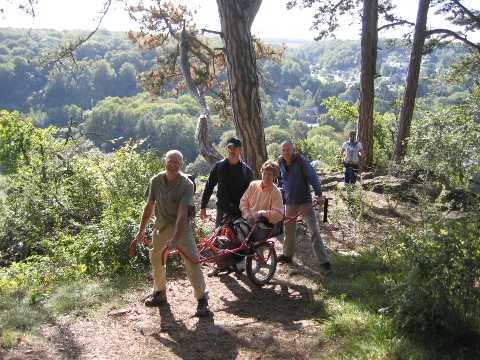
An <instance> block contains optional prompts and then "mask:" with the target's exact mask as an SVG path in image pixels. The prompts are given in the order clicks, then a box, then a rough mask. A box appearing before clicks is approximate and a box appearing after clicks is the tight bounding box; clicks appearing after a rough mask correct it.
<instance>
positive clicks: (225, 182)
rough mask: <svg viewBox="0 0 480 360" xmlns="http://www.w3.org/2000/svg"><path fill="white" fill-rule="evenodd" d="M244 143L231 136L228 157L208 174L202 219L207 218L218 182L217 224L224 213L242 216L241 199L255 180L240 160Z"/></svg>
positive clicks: (217, 224)
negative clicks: (210, 201)
mask: <svg viewBox="0 0 480 360" xmlns="http://www.w3.org/2000/svg"><path fill="white" fill-rule="evenodd" d="M241 147H242V143H241V142H240V140H239V139H237V138H235V137H231V138H230V139H228V141H227V151H228V157H227V158H226V159H223V160H220V161H218V162H217V163H216V164H215V166H214V167H213V169H212V170H211V171H210V175H209V176H208V181H207V184H206V185H205V190H204V191H203V195H202V204H201V207H200V219H202V220H205V219H206V218H207V211H206V207H207V204H208V201H209V200H210V196H212V193H213V189H214V188H215V186H216V185H217V184H218V190H217V216H216V219H215V226H216V227H218V226H219V225H220V224H221V222H222V218H223V216H224V215H234V216H240V215H241V214H240V209H239V206H240V199H241V198H242V195H243V193H244V192H245V190H247V188H248V185H249V184H250V182H251V181H252V180H253V173H252V170H251V169H250V168H249V167H248V165H247V164H245V163H244V162H243V161H241V160H240V151H241Z"/></svg>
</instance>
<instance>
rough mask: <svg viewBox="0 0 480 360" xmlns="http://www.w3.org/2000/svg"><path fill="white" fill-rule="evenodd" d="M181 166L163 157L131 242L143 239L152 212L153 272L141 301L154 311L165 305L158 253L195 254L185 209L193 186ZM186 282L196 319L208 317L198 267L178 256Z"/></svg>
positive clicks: (174, 153)
mask: <svg viewBox="0 0 480 360" xmlns="http://www.w3.org/2000/svg"><path fill="white" fill-rule="evenodd" d="M182 165H183V156H182V153H181V152H180V151H178V150H170V151H168V152H167V154H166V155H165V171H162V172H161V173H159V174H158V175H156V176H154V177H153V178H152V179H151V180H150V186H149V193H148V199H147V203H146V204H145V207H144V209H143V216H142V221H141V223H140V228H139V229H138V233H137V235H136V236H135V241H136V242H138V243H140V242H143V241H144V239H145V228H146V226H147V224H148V222H149V220H150V217H151V216H152V214H153V212H154V211H155V227H154V231H153V248H152V249H151V250H150V252H149V257H150V262H151V264H152V269H153V282H154V285H153V294H152V296H151V298H150V299H148V300H147V301H145V305H146V306H150V307H155V306H161V305H164V304H166V303H167V297H166V274H165V264H162V252H163V251H164V249H165V248H169V249H176V248H179V249H181V250H182V251H183V252H184V253H185V254H187V255H188V256H189V257H190V258H192V259H193V260H198V258H199V254H198V250H197V246H196V243H195V239H194V237H193V234H192V226H191V221H190V219H189V217H188V208H189V206H190V205H192V203H193V183H192V182H191V181H190V179H188V177H187V176H186V175H184V174H183V173H181V172H180V169H181V167H182ZM182 259H183V263H184V265H185V269H186V272H187V276H188V279H189V280H190V283H191V284H192V286H193V289H194V293H195V297H196V299H197V300H198V307H197V312H196V315H197V316H206V315H208V314H209V310H208V301H207V293H206V290H205V289H206V286H205V279H204V277H203V273H202V270H201V268H200V265H199V264H195V263H192V262H190V261H189V260H188V259H185V257H184V256H183V255H182Z"/></svg>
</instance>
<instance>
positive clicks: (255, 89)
mask: <svg viewBox="0 0 480 360" xmlns="http://www.w3.org/2000/svg"><path fill="white" fill-rule="evenodd" d="M217 5H218V10H219V16H220V20H221V31H211V30H206V29H203V30H202V32H205V31H209V32H213V33H216V34H218V35H219V36H220V38H221V41H222V43H221V45H219V46H215V40H212V39H206V38H205V37H202V36H201V35H202V33H201V32H200V30H199V29H197V27H196V26H195V24H194V22H193V19H192V15H191V13H190V11H189V10H188V9H187V8H186V7H185V6H175V5H173V4H172V3H170V2H163V1H157V3H156V4H155V5H153V6H145V5H142V4H140V5H137V6H131V7H129V13H130V16H131V17H132V18H133V19H134V20H136V21H137V22H138V23H139V24H140V30H139V31H137V32H130V33H129V36H130V38H131V39H132V40H133V41H135V43H136V44H137V45H138V46H139V47H140V48H142V49H143V50H152V49H158V48H160V49H161V55H159V57H158V61H157V66H156V67H155V68H153V69H151V70H149V71H147V72H145V73H143V74H142V75H141V76H140V81H141V83H142V84H143V86H144V87H145V88H146V89H148V90H149V91H150V92H152V93H159V92H160V91H162V90H165V89H166V88H168V89H170V90H173V91H174V92H179V91H183V90H185V89H187V90H188V91H189V93H190V94H191V95H192V96H193V97H194V98H195V100H196V101H197V103H198V104H199V107H200V110H201V113H202V115H201V116H200V117H199V121H198V124H197V132H196V137H197V142H198V146H199V151H200V153H201V154H202V156H204V158H205V159H206V160H207V161H208V162H209V163H211V164H212V163H214V162H215V161H216V160H218V159H219V158H220V154H218V152H217V151H216V150H215V148H214V147H213V146H212V145H211V143H210V141H209V140H208V132H207V123H208V122H209V120H210V110H209V108H208V106H207V103H206V101H205V96H206V95H213V97H214V98H215V99H216V102H215V104H216V105H217V107H218V110H219V111H220V112H221V114H223V115H225V116H226V117H228V116H231V117H232V119H233V122H234V124H235V129H236V131H237V134H238V135H239V137H240V138H241V140H242V142H243V144H244V146H243V157H244V159H245V161H246V162H247V163H248V164H249V165H250V166H251V167H252V170H253V171H254V172H255V173H256V174H258V171H259V169H260V167H261V165H262V163H263V162H264V161H265V160H266V158H267V152H266V147H265V135H264V131H263V122H262V111H261V103H260V95H259V77H258V73H257V65H256V60H257V58H258V57H259V56H260V57H262V56H266V57H268V56H271V55H272V54H273V53H274V51H273V49H271V48H269V47H266V46H264V45H263V44H261V43H260V42H259V41H258V40H255V39H253V38H252V35H251V26H252V23H253V20H254V18H255V15H256V14H257V11H258V9H259V7H260V5H261V0H255V1H252V0H248V1H247V0H243V1H222V0H218V2H217ZM225 72H226V78H227V82H225V81H224V80H222V76H219V75H223V74H225Z"/></svg>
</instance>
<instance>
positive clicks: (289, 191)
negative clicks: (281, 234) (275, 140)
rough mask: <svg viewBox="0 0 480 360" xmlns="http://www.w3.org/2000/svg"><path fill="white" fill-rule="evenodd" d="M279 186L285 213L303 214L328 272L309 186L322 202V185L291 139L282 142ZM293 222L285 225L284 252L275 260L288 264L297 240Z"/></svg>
mask: <svg viewBox="0 0 480 360" xmlns="http://www.w3.org/2000/svg"><path fill="white" fill-rule="evenodd" d="M279 165H280V177H281V186H282V189H283V192H284V201H285V215H286V216H287V217H291V216H296V215H298V214H302V216H303V218H304V220H305V222H306V224H307V227H308V229H309V231H310V234H311V236H312V238H311V241H312V248H313V253H314V254H315V256H316V257H317V259H318V260H319V262H320V265H321V266H322V267H323V268H324V269H325V270H327V271H330V260H329V257H328V254H327V250H326V248H325V245H324V244H323V241H322V239H321V237H320V228H319V225H318V222H317V218H316V217H315V211H314V209H313V207H312V195H311V193H310V185H311V186H312V187H313V190H314V192H315V195H316V200H317V201H318V202H321V201H322V200H323V197H322V188H321V185H320V180H319V179H318V176H317V173H316V172H315V170H314V169H313V167H312V165H311V164H310V162H309V161H307V160H306V159H305V158H304V157H303V156H302V155H301V154H297V153H295V149H294V146H293V144H292V143H291V142H290V141H285V142H283V143H282V156H281V157H280V159H279ZM296 225H297V223H296V221H293V222H290V223H289V224H286V225H285V242H284V246H283V255H281V256H279V258H278V261H279V262H283V263H291V262H292V258H293V255H294V254H295V242H296V239H295V237H296Z"/></svg>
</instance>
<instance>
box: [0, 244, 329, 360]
mask: <svg viewBox="0 0 480 360" xmlns="http://www.w3.org/2000/svg"><path fill="white" fill-rule="evenodd" d="M277 247H278V248H277V252H278V253H279V254H281V244H280V243H279V244H277ZM298 258H299V259H302V260H304V261H305V263H300V262H299V263H297V264H296V265H295V266H291V267H289V266H285V265H278V267H277V272H276V275H275V277H274V279H273V280H272V281H271V283H270V284H268V285H266V286H265V287H263V288H258V287H255V286H253V285H250V283H249V281H248V279H247V278H246V276H245V275H244V274H240V275H235V274H230V275H223V276H220V277H206V280H207V286H208V290H209V294H210V300H209V303H210V308H211V310H212V311H213V317H210V318H203V319H198V318H196V317H192V314H193V313H194V312H195V308H196V301H195V300H194V298H193V294H192V288H191V286H190V284H189V282H188V280H187V279H186V276H185V274H184V273H177V274H169V275H168V278H169V283H168V289H167V295H168V298H169V303H170V306H165V307H161V308H159V309H150V308H146V307H144V306H143V304H142V302H141V299H142V298H143V297H145V296H146V295H148V294H149V293H150V291H151V290H150V287H149V286H148V284H147V283H145V284H142V285H143V286H141V287H139V288H138V289H134V290H132V291H131V292H130V293H128V294H126V295H125V296H124V298H123V299H121V301H120V306H118V303H117V304H116V305H112V304H105V306H103V307H102V308H101V309H99V310H98V311H96V312H95V313H94V314H93V315H92V314H90V315H88V316H87V315H84V316H73V315H71V316H65V317H62V318H60V319H57V320H56V321H55V322H54V323H50V324H45V325H43V326H42V328H41V337H40V338H37V339H34V340H32V341H31V342H29V343H27V344H25V345H20V346H19V347H17V348H16V349H15V350H14V351H12V352H10V353H8V354H4V356H3V357H4V358H5V359H129V358H135V359H179V358H181V359H199V358H203V359H309V358H311V357H312V355H313V354H314V353H315V352H317V351H318V346H317V339H318V331H319V323H318V322H317V321H316V320H315V319H316V318H318V317H319V314H318V312H319V311H318V306H317V305H316V303H315V301H314V296H313V294H314V292H315V291H317V286H318V285H317V282H318V281H321V279H322V275H321V273H320V272H319V269H318V268H315V266H314V265H311V264H312V263H313V262H314V259H313V257H312V256H311V255H310V248H309V246H308V243H307V242H305V241H300V246H299V251H298ZM210 269H211V266H210V265H208V266H205V267H204V273H205V274H206V273H207V272H208V271H209V270H210ZM307 274H308V275H307ZM306 275H307V276H306ZM1 357H2V355H1V354H0V358H1Z"/></svg>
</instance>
